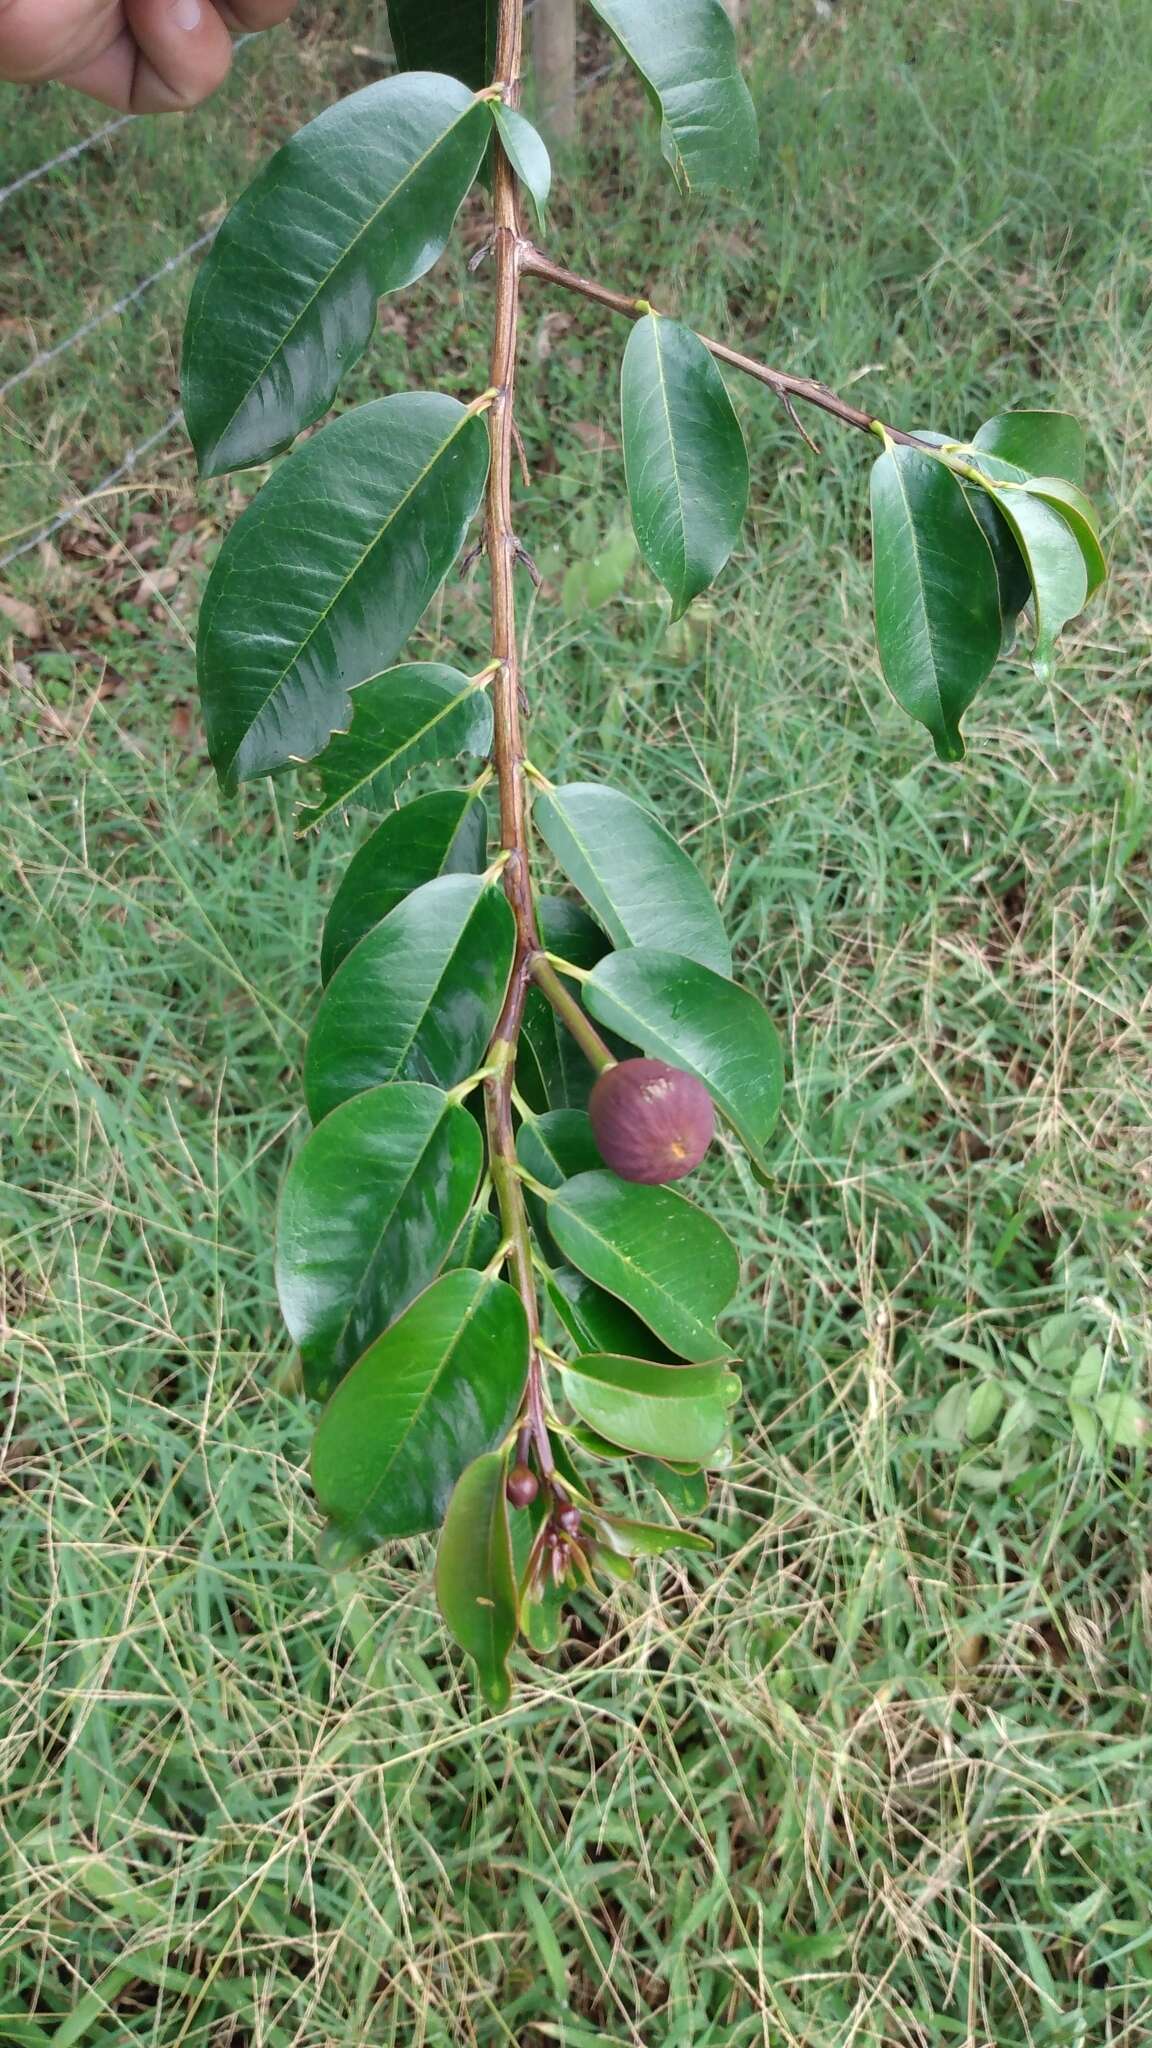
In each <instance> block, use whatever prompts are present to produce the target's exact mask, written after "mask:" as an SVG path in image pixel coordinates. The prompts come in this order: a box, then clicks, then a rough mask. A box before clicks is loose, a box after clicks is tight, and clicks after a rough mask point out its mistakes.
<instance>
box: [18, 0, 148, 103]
mask: <svg viewBox="0 0 1152 2048" xmlns="http://www.w3.org/2000/svg"><path fill="white" fill-rule="evenodd" d="M123 21H124V15H123V10H122V8H121V5H120V0H56V4H55V5H54V6H53V7H51V8H50V9H48V10H47V12H46V11H45V7H44V0H0V78H7V79H10V80H12V82H13V83H14V84H17V85H32V84H35V83H36V82H37V81H38V80H40V79H45V78H58V77H59V76H60V74H61V72H62V71H64V70H73V69H75V68H76V66H77V65H80V64H85V63H87V62H88V61H89V59H90V58H92V57H95V56H97V55H98V54H99V53H100V51H101V50H106V49H107V48H108V47H109V45H110V44H111V43H113V42H114V41H115V39H116V37H117V35H118V34H119V32H120V29H121V27H122V26H123Z"/></svg>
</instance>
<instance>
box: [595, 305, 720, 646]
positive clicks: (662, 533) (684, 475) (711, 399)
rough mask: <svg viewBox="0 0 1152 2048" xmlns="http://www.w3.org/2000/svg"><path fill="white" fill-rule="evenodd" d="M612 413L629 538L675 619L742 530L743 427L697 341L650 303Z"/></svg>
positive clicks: (632, 339) (633, 338)
mask: <svg viewBox="0 0 1152 2048" xmlns="http://www.w3.org/2000/svg"><path fill="white" fill-rule="evenodd" d="M620 416H621V426H622V438H623V443H624V470H625V474H626V476H627V479H628V496H629V499H630V500H631V505H632V523H633V525H634V527H635V529H636V538H637V540H638V542H639V544H640V552H641V554H642V555H643V557H644V560H645V561H646V562H647V564H648V567H649V568H650V569H651V571H652V573H653V575H654V576H657V577H658V578H659V580H660V582H661V583H662V584H663V585H664V588H665V589H666V591H667V592H668V594H669V596H670V597H671V599H672V617H673V619H678V618H680V617H681V616H682V615H683V613H684V612H686V611H687V609H688V606H689V605H690V604H691V602H692V600H693V598H694V597H699V595H700V592H701V591H702V590H706V589H707V588H708V585H709V584H710V583H712V582H714V580H715V578H716V577H717V576H718V575H719V574H720V571H721V569H722V568H723V567H724V564H725V562H726V561H727V560H728V557H729V555H730V554H731V553H732V550H733V548H734V547H735V546H736V543H737V541H738V540H739V538H740V528H741V526H742V524H743V521H744V515H745V513H746V511H747V509H748V455H747V452H746V450H745V447H744V436H743V434H742V433H741V431H740V422H739V420H738V419H737V417H736V414H735V412H734V410H733V407H732V400H731V399H730V398H729V396H728V391H727V387H726V386H725V383H724V379H723V377H722V376H721V375H720V372H719V370H718V369H717V367H716V364H715V362H714V361H713V359H712V357H711V355H710V354H709V352H708V350H707V349H706V348H705V346H704V344H703V342H702V341H701V340H700V339H699V338H698V336H696V335H695V334H693V332H692V330H691V328H689V327H681V326H680V324H679V322H678V321H675V320H665V319H662V318H660V317H658V316H657V315H656V314H654V313H649V314H648V315H646V317H645V318H644V319H643V320H639V321H637V323H636V325H635V327H634V328H633V329H632V332H631V334H630V335H629V337H628V346H627V348H626V349H625V351H624V366H623V370H622V372H621V378H620Z"/></svg>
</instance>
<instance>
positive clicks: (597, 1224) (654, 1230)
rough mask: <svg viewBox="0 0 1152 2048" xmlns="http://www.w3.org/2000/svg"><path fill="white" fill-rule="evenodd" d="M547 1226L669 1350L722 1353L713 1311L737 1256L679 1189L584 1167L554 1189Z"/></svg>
mask: <svg viewBox="0 0 1152 2048" xmlns="http://www.w3.org/2000/svg"><path fill="white" fill-rule="evenodd" d="M548 1227H549V1229H550V1231H551V1232H552V1235H553V1237H554V1238H555V1240H556V1242H557V1244H558V1245H559V1247H560V1249H561V1251H562V1252H563V1254H564V1256H565V1258H566V1259H567V1260H568V1261H569V1262H570V1264H572V1265H573V1266H575V1267H577V1269H578V1270H579V1271H580V1272H581V1273H584V1274H586V1275H587V1277H588V1279H589V1280H594V1281H595V1282H596V1285H597V1286H598V1287H603V1288H606V1289H607V1291H608V1293H609V1294H614V1295H616V1296H618V1298H619V1299H620V1300H621V1301H624V1302H626V1303H627V1305H628V1307H629V1308H631V1309H634V1310H635V1312H636V1314H637V1315H638V1316H639V1317H640V1319H641V1321H642V1322H645V1323H647V1325H648V1327H649V1329H651V1330H654V1331H655V1332H656V1335H657V1336H658V1337H659V1338H660V1340H661V1342H662V1343H664V1344H667V1346H668V1347H669V1349H670V1350H672V1351H675V1352H677V1353H678V1354H679V1355H680V1356H681V1357H683V1358H690V1359H714V1358H721V1357H724V1356H726V1355H727V1353H728V1349H729V1347H728V1346H727V1345H726V1344H725V1343H724V1342H723V1341H722V1340H721V1338H720V1337H719V1336H718V1335H717V1333H716V1318H717V1316H719V1315H721V1314H722V1313H723V1311H724V1310H725V1308H727V1306H728V1303H729V1302H730V1301H731V1299H732V1296H733V1295H734V1294H735V1292H736V1289H737V1286H738V1285H739V1280H740V1263H739V1260H738V1259H737V1257H736V1252H735V1250H734V1248H733V1246H732V1244H731V1243H730V1241H729V1239H728V1238H727V1237H726V1236H725V1234H724V1232H723V1231H722V1230H721V1228H720V1225H719V1224H718V1223H714V1222H713V1220H712V1218H711V1217H710V1216H706V1215H705V1214H704V1211H703V1210H702V1209H697V1208H696V1207H695V1206H694V1205H693V1204H692V1203H691V1202H688V1201H686V1200H685V1198H684V1196H683V1195H678V1194H675V1193H673V1191H672V1189H671V1188H665V1187H640V1186H637V1185H635V1184H634V1183H632V1182H629V1181H621V1180H617V1179H616V1176H615V1174H611V1173H604V1172H600V1173H582V1174H578V1175H577V1177H576V1179H575V1180H570V1181H566V1182H565V1184H564V1186H563V1187H562V1188H560V1189H559V1190H558V1192H557V1193H556V1194H555V1195H553V1196H552V1198H551V1200H550V1202H549V1204H548ZM671 1455H673V1456H676V1455H681V1454H679V1453H672V1454H671ZM683 1455H685V1456H687V1455H690V1454H689V1453H683Z"/></svg>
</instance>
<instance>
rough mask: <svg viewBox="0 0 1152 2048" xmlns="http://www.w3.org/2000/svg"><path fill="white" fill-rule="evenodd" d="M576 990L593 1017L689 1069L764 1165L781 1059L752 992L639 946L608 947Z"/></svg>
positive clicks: (689, 962)
mask: <svg viewBox="0 0 1152 2048" xmlns="http://www.w3.org/2000/svg"><path fill="white" fill-rule="evenodd" d="M581 995H582V997H583V1000H584V1003H585V1005H586V1007H587V1008H588V1010H589V1011H590V1012H591V1014H592V1016H593V1017H595V1018H596V1020H597V1022H598V1023H600V1024H605V1025H607V1026H609V1028H610V1029H611V1030H613V1031H618V1032H620V1033H621V1035H622V1036H624V1037H626V1038H628V1039H629V1040H631V1042H632V1043H633V1044H635V1045H638V1046H640V1047H641V1048H642V1050H643V1051H644V1052H646V1053H648V1054H649V1055H650V1056H651V1057H653V1058H655V1059H664V1060H668V1061H669V1062H670V1064H671V1065H673V1066H676V1067H683V1068H685V1069H686V1071H687V1072H688V1073H690V1074H695V1075H696V1077H697V1079H698V1080H700V1081H702V1082H703V1083H704V1086H705V1087H706V1088H707V1089H708V1091H709V1093H710V1095H711V1096H712V1099H713V1101H714V1102H715V1104H716V1106H717V1108H718V1109H719V1111H720V1113H721V1115H722V1116H724V1117H726V1118H727V1120H728V1122H729V1123H730V1124H731V1125H732V1128H733V1130H734V1131H735V1132H736V1134H737V1136H738V1137H739V1138H741V1139H742V1140H743V1142H744V1144H745V1145H747V1147H748V1150H749V1151H750V1152H751V1154H752V1156H753V1158H754V1159H756V1160H757V1161H758V1162H759V1163H760V1165H761V1166H765V1165H766V1164H767V1160H766V1147H767V1144H768V1140H769V1138H770V1137H771V1135H772V1132H773V1129H774V1128H775V1124H776V1119H777V1117H778V1116H779V1114H780V1102H781V1097H782V1095H783V1092H784V1059H783V1054H782V1052H781V1049H780V1041H779V1038H778V1037H777V1035H776V1030H775V1027H774V1025H773V1023H772V1020H771V1018H770V1017H769V1015H768V1013H767V1011H766V1010H765V1009H764V1008H763V1006H762V1005H761V1004H760V1003H758V1002H757V1000H756V998H755V996H753V995H750V994H749V992H748V990H747V989H743V988H740V987H739V986H738V984H737V983H736V982H734V981H729V980H727V979H726V978H725V977H724V976H722V975H719V974H714V973H713V972H712V969H711V968H710V967H701V965H700V964H699V962H698V961H696V960H684V959H682V958H681V957H680V956H679V955H678V954H676V953H658V952H656V951H655V950H654V949H652V948H649V947H646V946H643V947H642V946H637V947H633V948H632V949H631V950H630V951H628V952H625V953H609V955H608V957H607V959H605V960H601V961H600V962H599V964H598V965H597V966H596V967H595V968H594V969H593V971H592V976H591V979H590V980H589V981H586V982H585V983H584V984H583V986H582V989H581Z"/></svg>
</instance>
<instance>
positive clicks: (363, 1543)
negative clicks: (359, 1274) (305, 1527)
mask: <svg viewBox="0 0 1152 2048" xmlns="http://www.w3.org/2000/svg"><path fill="white" fill-rule="evenodd" d="M527 1372H528V1322H527V1318H526V1316H525V1314H524V1309H523V1305H522V1303H521V1301H520V1298H519V1296H518V1295H517V1294H515V1293H514V1292H513V1290H512V1288H511V1287H508V1286H507V1285H506V1284H505V1283H504V1281H502V1280H495V1279H491V1278H487V1277H486V1276H485V1275H484V1274H482V1273H471V1272H458V1273H445V1274H443V1275H442V1276H441V1278H440V1279H439V1280H435V1281H433V1283H432V1285H431V1287H428V1288H426V1289H425V1291H424V1293H423V1294H418V1295H417V1297H416V1299H415V1301H414V1302H413V1303H412V1306H411V1307H410V1308H409V1309H408V1310H407V1311H406V1312H405V1314H404V1315H402V1316H401V1318H400V1320H399V1322H398V1323H393V1325H392V1327H391V1329H389V1330H385V1332H384V1335H383V1336H382V1337H378V1338H377V1339H376V1342H375V1343H374V1344H373V1345H371V1346H370V1348H369V1349H368V1350H367V1351H366V1352H365V1353H364V1356H363V1358H361V1359H360V1360H359V1362H358V1363H357V1364H356V1365H354V1366H353V1367H352V1370H351V1372H350V1373H349V1374H348V1375H347V1377H346V1378H345V1379H342V1380H341V1382H340V1385H339V1386H338V1387H337V1389H336V1391H335V1393H334V1394H333V1396H332V1398H331V1400H330V1401H329V1403H328V1406H327V1407H326V1408H325V1410H324V1413H323V1414H322V1415H321V1417H320V1422H319V1425H318V1427H317V1430H316V1438H315V1442H314V1443H313V1446H312V1482H313V1485H314V1486H315V1489H316V1498H317V1500H318V1501H319V1503H320V1507H321V1509H322V1510H323V1512H324V1513H325V1514H326V1515H328V1516H329V1517H330V1518H331V1520H332V1521H333V1522H334V1523H335V1524H336V1527H337V1529H338V1530H340V1531H341V1532H342V1533H343V1535H344V1536H345V1537H346V1538H348V1539H350V1541H352V1542H354V1543H355V1544H356V1545H357V1547H359V1548H360V1549H365V1550H366V1549H368V1548H369V1547H370V1546H371V1545H372V1544H373V1543H384V1542H387V1541H389V1540H390V1539H391V1538H392V1537H396V1536H416V1535H419V1534H420V1533H421V1532H422V1531H423V1530H426V1529H434V1528H436V1527H438V1525H439V1524H440V1522H442V1521H443V1519H444V1511H445V1509H446V1508H447V1506H448V1501H449V1498H450V1496H451V1493H452V1489H453V1487H454V1486H455V1484H456V1481H457V1480H458V1479H459V1477H460V1474H461V1473H462V1472H463V1470H464V1468H465V1466H466V1465H470V1464H471V1462H472V1460H473V1459H474V1458H479V1457H482V1456H483V1454H484V1452H485V1451H493V1450H495V1449H496V1447H497V1445H499V1444H501V1443H502V1442H503V1441H504V1438H505V1437H506V1436H507V1434H508V1432H509V1430H510V1429H511V1427H512V1424H513V1423H514V1422H515V1420H516V1411H517V1409H518V1407H519V1405H520V1396H521V1393H522V1391H523V1387H524V1381H525V1378H526V1377H527Z"/></svg>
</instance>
